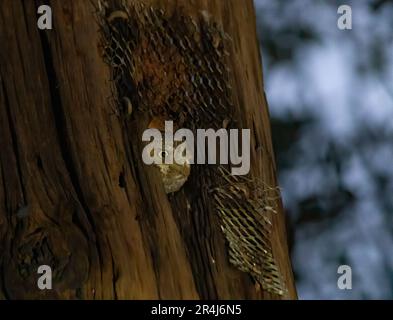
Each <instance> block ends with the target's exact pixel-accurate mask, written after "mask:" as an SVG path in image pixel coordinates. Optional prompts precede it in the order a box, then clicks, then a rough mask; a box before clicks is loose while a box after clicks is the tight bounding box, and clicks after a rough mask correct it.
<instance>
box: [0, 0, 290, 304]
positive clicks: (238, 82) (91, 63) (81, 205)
mask: <svg viewBox="0 0 393 320" xmlns="http://www.w3.org/2000/svg"><path fill="white" fill-rule="evenodd" d="M129 1H130V2H132V1H134V0H129ZM138 1H142V0H138ZM143 2H145V3H147V4H154V5H155V6H158V7H162V8H164V9H165V10H167V11H169V12H170V11H172V10H175V9H176V10H178V9H179V8H181V10H183V12H184V13H187V14H190V15H192V16H196V15H198V14H200V11H201V10H206V11H207V12H209V13H210V14H211V16H212V17H214V19H215V20H216V21H217V22H218V23H219V24H220V25H221V26H222V28H223V29H224V30H225V32H226V33H228V34H229V35H230V36H231V37H232V39H233V42H232V44H231V47H230V48H229V50H230V54H231V55H230V57H231V58H230V68H231V70H232V74H231V82H232V87H233V94H234V96H235V102H236V106H235V107H236V108H237V110H238V114H239V115H240V116H239V119H237V120H238V122H239V123H241V124H242V127H244V128H251V130H252V133H253V136H254V139H253V141H254V142H253V145H252V160H251V167H252V171H253V174H254V175H256V176H257V177H260V178H261V179H262V180H263V181H264V182H265V183H267V184H268V185H272V186H275V185H276V172H275V165H274V159H273V151H272V145H271V137H270V125H269V116H268V110H267V105H266V100H265V98H264V94H263V79H262V71H261V70H262V69H261V63H260V57H259V47H258V44H257V38H256V25H255V16H254V8H253V4H252V1H251V0H193V1H186V0H184V1H176V0H156V1H153V0H151V1H148V0H144V1H143ZM39 4H41V2H40V1H33V0H27V1H21V0H18V1H15V0H3V1H1V2H0V275H1V277H0V298H73V299H75V298H82V299H113V298H119V299H143V298H162V299H166V298H168V299H182V298H187V299H197V298H213V299H214V298H219V299H228V298H233V299H243V298H253V299H260V298H264V299H269V298H272V299H274V298H281V297H280V296H276V295H274V294H270V293H268V292H264V291H263V290H260V289H258V288H256V287H255V285H254V283H253V281H252V280H251V278H250V277H249V275H247V274H246V273H243V272H241V271H239V270H237V269H236V268H234V267H233V266H232V265H231V264H230V263H229V261H228V256H227V251H226V243H225V238H224V237H223V235H222V233H221V232H220V230H219V227H218V226H217V223H216V221H215V218H214V216H213V215H206V214H204V212H202V211H200V210H199V211H198V210H189V208H187V204H186V195H187V193H188V194H190V193H196V192H201V191H200V190H194V189H195V188H194V186H193V185H187V184H186V186H185V187H184V190H183V191H182V193H181V194H180V195H178V196H176V198H175V199H169V200H168V196H167V195H166V194H165V192H164V191H163V188H162V185H161V182H160V179H159V177H158V173H157V170H156V169H154V168H151V167H147V166H144V165H143V164H142V161H141V156H140V154H137V152H136V150H139V149H138V147H137V146H138V144H139V143H140V140H141V132H142V130H143V129H144V128H146V126H147V121H148V119H133V120H132V121H131V123H129V124H128V125H127V127H125V126H124V125H123V123H122V122H121V121H120V120H119V119H118V117H116V116H113V115H112V109H111V105H110V102H108V97H109V96H110V95H111V92H110V84H109V79H110V71H109V68H108V66H107V65H106V64H105V63H104V62H103V59H102V56H101V52H100V49H99V47H98V43H99V37H100V35H99V33H98V26H97V24H96V22H95V15H94V11H95V10H94V8H93V6H92V4H91V3H90V2H89V1H85V0H72V1H61V0H52V1H49V4H50V6H51V7H52V10H53V17H54V28H53V30H47V31H40V30H38V28H37V17H36V11H37V7H38V5H39ZM130 128H131V129H132V130H130ZM130 131H131V132H130ZM278 205H279V208H280V210H279V213H278V215H276V216H275V217H274V220H273V237H272V244H273V253H274V257H275V258H276V260H277V263H278V267H279V270H280V272H281V273H282V275H283V278H284V281H285V283H286V285H287V289H288V292H287V294H285V295H284V296H283V298H295V297H296V291H295V288H294V283H293V277H292V271H291V266H290V262H289V257H288V252H287V244H286V233H285V224H284V216H283V211H282V207H281V203H280V201H279V200H278ZM213 253H214V257H213V256H212V255H213ZM42 264H47V265H50V266H52V267H53V273H54V274H53V277H54V282H53V287H54V290H50V291H41V290H39V289H38V288H37V284H36V282H37V278H38V275H37V268H38V266H39V265H42Z"/></svg>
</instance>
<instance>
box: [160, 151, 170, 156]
mask: <svg viewBox="0 0 393 320" xmlns="http://www.w3.org/2000/svg"><path fill="white" fill-rule="evenodd" d="M168 154H169V153H168V151H161V158H165V157H167V156H168Z"/></svg>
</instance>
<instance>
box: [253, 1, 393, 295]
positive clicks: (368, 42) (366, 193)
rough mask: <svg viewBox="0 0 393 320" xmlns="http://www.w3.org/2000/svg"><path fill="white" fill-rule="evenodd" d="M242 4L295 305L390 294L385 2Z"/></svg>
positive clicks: (390, 112)
mask: <svg viewBox="0 0 393 320" xmlns="http://www.w3.org/2000/svg"><path fill="white" fill-rule="evenodd" d="M254 1H255V6H256V10H257V28H258V33H259V39H260V44H261V52H262V57H263V68H264V78H265V91H266V95H267V98H268V102H269V107H270V113H271V120H272V130H273V140H274V147H275V152H276V160H277V164H278V167H279V180H280V185H281V187H282V190H283V200H284V206H285V209H286V212H287V216H288V218H289V220H290V221H289V224H290V227H289V230H288V231H289V238H290V239H289V240H290V249H291V256H292V263H293V268H294V273H295V279H296V285H297V289H298V294H299V298H301V299H392V298H393V1H392V0H387V1H386V0H356V1H355V0H354V1H350V0H348V1H329V0H292V1H290V0H274V1H271V0H254ZM342 4H348V5H350V6H351V7H352V18H353V22H352V30H339V29H338V27H337V19H338V17H339V15H338V14H337V9H338V7H339V6H340V5H342ZM342 264H346V265H349V266H351V268H352V276H353V281H352V290H339V289H338V287H337V279H338V276H339V275H338V274H337V268H338V266H339V265H342Z"/></svg>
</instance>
